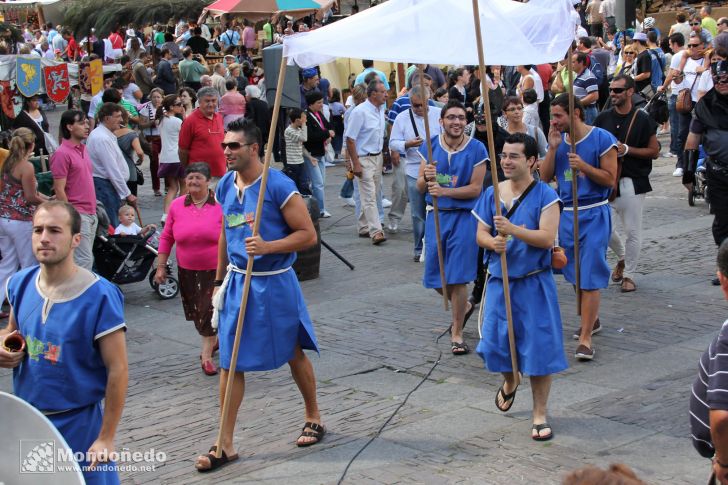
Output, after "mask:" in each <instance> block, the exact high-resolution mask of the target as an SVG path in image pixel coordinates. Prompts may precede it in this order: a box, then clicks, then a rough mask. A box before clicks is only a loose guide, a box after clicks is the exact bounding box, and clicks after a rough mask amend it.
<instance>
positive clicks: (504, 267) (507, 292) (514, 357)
mask: <svg viewBox="0 0 728 485" xmlns="http://www.w3.org/2000/svg"><path fill="white" fill-rule="evenodd" d="M473 22H474V23H475V40H476V42H477V43H478V69H479V71H480V83H481V90H482V91H483V93H482V94H483V113H484V114H485V126H486V128H487V133H488V155H489V156H490V175H491V178H492V180H493V198H494V199H495V214H496V215H497V216H500V215H502V211H501V203H500V200H501V199H500V188H499V187H498V166H497V165H496V162H495V159H496V153H495V152H496V149H495V139H494V138H493V119H492V117H491V113H490V88H489V87H488V77H487V76H486V73H485V54H484V53H483V38H482V35H481V33H480V8H479V6H478V0H473ZM500 259H501V273H503V297H504V299H505V305H506V318H507V320H508V344H509V347H510V351H511V368H512V369H513V378H514V379H515V381H516V387H518V385H519V384H520V380H521V379H520V374H519V372H518V354H516V336H515V333H514V332H513V312H512V311H511V287H510V283H509V281H508V261H507V259H506V253H502V254H501V255H500ZM481 305H485V302H481ZM478 325H480V322H478Z"/></svg>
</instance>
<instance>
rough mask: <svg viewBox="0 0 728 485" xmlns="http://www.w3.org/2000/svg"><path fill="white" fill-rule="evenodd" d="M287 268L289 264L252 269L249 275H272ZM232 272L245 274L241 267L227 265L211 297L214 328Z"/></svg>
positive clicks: (218, 318) (283, 271) (218, 319)
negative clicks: (260, 269)
mask: <svg viewBox="0 0 728 485" xmlns="http://www.w3.org/2000/svg"><path fill="white" fill-rule="evenodd" d="M289 269H291V267H290V266H288V267H287V268H282V269H274V270H272V271H253V272H252V273H250V275H251V276H274V275H277V274H282V273H285V272H286V271H288V270H289ZM233 273H240V274H247V273H246V271H245V270H244V269H243V268H238V267H237V266H235V265H234V264H229V265H228V267H227V272H226V273H225V278H224V279H223V280H222V285H220V289H219V290H218V291H217V293H216V294H215V296H214V297H213V298H212V322H211V324H212V328H215V329H216V328H217V324H218V322H219V321H220V312H221V311H222V307H223V306H224V305H225V293H226V292H227V287H228V283H229V282H230V275H232V274H233Z"/></svg>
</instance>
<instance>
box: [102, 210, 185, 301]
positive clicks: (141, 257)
mask: <svg viewBox="0 0 728 485" xmlns="http://www.w3.org/2000/svg"><path fill="white" fill-rule="evenodd" d="M126 207H129V206H126ZM129 208H130V209H131V207H129ZM122 209H123V207H122ZM119 212H120V215H121V210H120V211H119ZM96 215H97V216H98V219H99V225H98V229H97V230H96V237H95V239H94V246H93V252H94V266H95V270H96V272H97V273H98V274H99V275H101V276H103V277H104V278H106V279H107V280H109V281H111V282H112V283H115V284H117V285H124V284H127V283H136V282H139V281H143V280H144V279H147V280H148V281H149V284H150V286H151V287H152V288H153V289H154V290H155V291H156V292H157V294H158V295H159V297H160V298H161V299H163V300H169V299H171V298H174V297H175V296H177V293H179V282H178V281H177V279H176V278H174V277H173V276H172V272H171V268H170V267H169V266H168V267H167V279H166V280H165V281H164V283H162V284H161V285H158V284H157V283H155V282H154V274H155V272H156V269H155V268H152V266H153V263H154V260H155V258H156V257H157V249H156V247H155V246H154V245H153V244H152V243H151V239H152V238H153V237H154V235H155V234H156V228H155V227H153V226H151V227H150V226H146V227H145V228H144V229H143V230H142V232H141V233H140V234H139V235H135V234H134V233H133V232H132V233H131V235H124V234H122V235H109V217H108V215H107V214H106V210H105V209H104V207H103V205H102V204H101V203H98V205H97V209H96ZM132 223H133V220H132ZM137 227H139V226H137ZM140 229H141V228H140ZM145 230H146V231H145Z"/></svg>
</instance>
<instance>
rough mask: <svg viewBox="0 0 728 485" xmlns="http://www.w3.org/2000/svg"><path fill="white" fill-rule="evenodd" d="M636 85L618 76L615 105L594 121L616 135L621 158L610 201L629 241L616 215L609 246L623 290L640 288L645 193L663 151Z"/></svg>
mask: <svg viewBox="0 0 728 485" xmlns="http://www.w3.org/2000/svg"><path fill="white" fill-rule="evenodd" d="M634 85H635V84H634V80H633V79H632V78H630V77H629V76H625V75H624V74H621V75H619V76H616V77H615V78H614V79H613V80H612V83H611V84H610V86H609V97H610V99H611V101H612V107H611V108H609V109H608V110H605V111H602V112H601V113H599V116H597V119H596V120H595V121H594V126H598V127H599V128H603V129H605V130H607V131H608V132H610V133H611V134H612V135H614V137H615V138H616V139H617V156H618V160H619V159H621V164H620V166H621V171H618V173H617V183H616V184H615V188H614V190H615V191H616V198H614V200H613V201H612V202H611V204H610V205H611V206H612V209H613V211H614V215H616V216H619V218H620V220H621V221H622V228H623V231H624V232H625V233H626V241H624V242H622V239H621V238H620V236H619V234H618V233H617V230H616V227H615V225H614V220H615V218H614V217H613V218H612V221H613V222H612V234H611V236H610V238H609V247H610V248H612V251H614V252H615V253H616V254H617V257H618V262H617V266H615V268H614V270H613V271H612V281H614V282H615V283H621V285H622V288H621V290H622V293H629V292H632V291H635V290H636V289H637V285H636V284H635V282H634V275H635V271H636V269H637V262H638V260H639V255H640V249H641V246H642V209H643V207H644V203H645V195H646V194H647V192H650V191H652V186H651V185H650V178H649V176H650V172H652V160H653V159H655V158H657V157H658V156H659V154H660V150H659V145H658V143H657V135H655V132H656V131H657V124H656V123H655V122H654V121H653V120H652V118H650V117H649V115H648V114H647V113H645V112H644V111H642V110H640V109H637V108H635V107H634V105H633V104H632V95H633V94H634Z"/></svg>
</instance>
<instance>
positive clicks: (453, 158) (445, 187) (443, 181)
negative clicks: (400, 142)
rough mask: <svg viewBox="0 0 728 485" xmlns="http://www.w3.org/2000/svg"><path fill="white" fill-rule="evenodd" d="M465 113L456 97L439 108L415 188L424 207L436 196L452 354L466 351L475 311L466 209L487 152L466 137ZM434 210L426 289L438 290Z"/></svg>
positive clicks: (478, 187)
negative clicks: (437, 129) (436, 131)
mask: <svg viewBox="0 0 728 485" xmlns="http://www.w3.org/2000/svg"><path fill="white" fill-rule="evenodd" d="M466 120H467V115H466V112H465V107H464V106H463V105H462V104H461V103H460V102H458V101H450V102H448V103H447V104H446V105H445V106H444V107H443V108H442V111H441V112H440V124H441V125H442V129H443V132H442V134H440V136H438V137H436V138H433V139H432V162H433V163H425V160H426V159H425V157H426V154H427V146H426V144H422V145H421V146H420V153H422V157H423V160H422V164H421V165H420V174H419V177H418V178H417V189H418V190H419V191H420V193H425V191H427V192H428V193H427V195H426V197H425V199H426V202H427V204H428V207H430V206H432V205H433V198H435V197H436V198H437V201H438V203H439V213H440V239H441V242H442V253H443V255H442V256H443V258H442V259H443V260H444V269H445V277H446V291H447V294H448V295H449V297H450V301H451V303H452V336H451V339H452V340H451V345H452V353H453V354H455V355H463V354H467V353H468V352H469V351H470V349H469V348H468V346H467V344H465V342H464V341H463V321H464V320H465V319H466V318H467V317H468V316H470V314H472V312H473V308H474V307H473V304H472V303H469V302H468V295H467V284H468V283H469V282H471V281H473V280H474V279H475V276H476V268H477V257H478V246H477V244H476V242H475V239H474V238H473V234H474V233H475V231H476V221H475V219H473V218H472V217H470V214H469V212H470V210H472V208H473V207H474V205H475V202H476V201H477V200H478V197H479V196H480V193H481V191H482V190H483V178H484V177H485V169H486V165H485V162H487V161H488V160H489V158H488V151H487V150H486V149H485V146H484V145H483V144H482V143H480V142H479V141H478V140H475V139H473V138H470V137H468V136H465V131H464V130H465V124H466ZM437 243H438V237H437V235H436V231H435V223H434V214H433V212H432V211H428V214H427V219H426V221H425V273H424V277H423V284H424V286H425V288H434V289H435V290H437V292H438V293H440V294H442V290H443V288H442V283H441V277H440V263H439V261H438V250H437Z"/></svg>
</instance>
